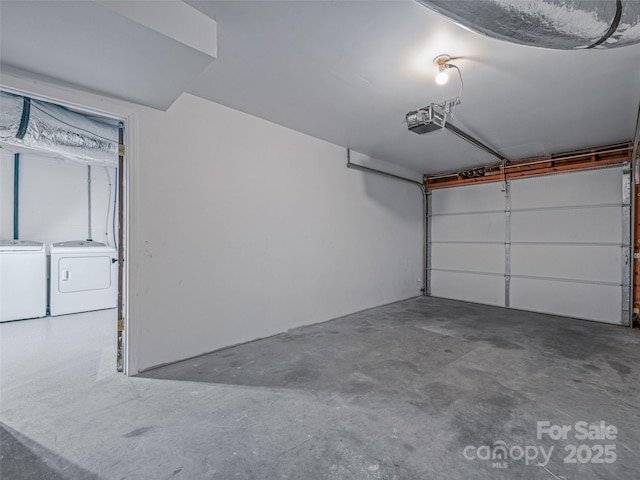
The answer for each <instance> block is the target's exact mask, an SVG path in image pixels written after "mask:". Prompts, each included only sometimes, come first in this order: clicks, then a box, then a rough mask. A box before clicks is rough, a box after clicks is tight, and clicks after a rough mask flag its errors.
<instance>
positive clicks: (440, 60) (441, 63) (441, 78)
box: [433, 55, 451, 85]
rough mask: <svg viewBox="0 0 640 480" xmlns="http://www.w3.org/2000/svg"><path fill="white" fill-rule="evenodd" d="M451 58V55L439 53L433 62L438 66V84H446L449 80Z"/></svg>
mask: <svg viewBox="0 0 640 480" xmlns="http://www.w3.org/2000/svg"><path fill="white" fill-rule="evenodd" d="M450 60H451V56H449V55H438V56H437V57H436V58H434V59H433V63H434V64H436V65H437V66H438V74H437V75H436V83H437V84H438V85H444V84H445V83H447V80H449V72H448V71H447V69H448V68H449V65H448V62H449V61H450Z"/></svg>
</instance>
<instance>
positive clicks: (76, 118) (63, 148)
mask: <svg viewBox="0 0 640 480" xmlns="http://www.w3.org/2000/svg"><path fill="white" fill-rule="evenodd" d="M0 96H1V99H0V100H1V101H0V105H1V111H0V115H1V116H2V125H1V127H2V134H1V138H0V192H1V195H2V198H1V201H0V205H2V207H1V208H2V210H1V212H0V217H1V218H2V222H1V223H0V238H1V240H0V322H1V323H0V338H1V340H0V341H1V342H2V349H3V366H2V372H3V375H2V377H3V378H2V380H3V386H4V388H5V389H6V388H9V385H8V384H6V383H4V382H5V380H8V379H9V378H13V375H14V374H15V373H16V372H22V373H20V376H21V378H22V379H23V380H24V379H30V380H31V381H36V379H37V378H38V375H40V374H46V372H48V371H51V370H55V368H56V366H60V365H63V364H67V363H68V362H69V361H70V360H71V359H73V358H74V357H77V359H83V358H84V357H86V356H87V355H88V354H89V352H92V354H93V355H94V356H95V360H96V361H97V362H98V363H97V364H98V365H102V366H101V367H100V368H103V369H104V368H106V365H104V363H102V364H100V362H107V363H108V364H109V367H108V368H110V369H111V370H112V371H116V369H117V361H116V346H117V338H118V328H117V319H118V315H117V305H118V248H117V235H118V229H119V223H118V198H117V167H118V155H117V153H118V150H117V145H118V123H117V122H115V121H113V120H106V119H103V118H95V117H92V116H90V115H87V114H83V113H80V112H77V111H73V110H70V109H68V108H64V107H61V106H59V105H55V104H51V103H48V102H44V101H39V100H35V99H31V98H28V97H23V96H19V95H14V94H10V93H8V92H0ZM107 352H108V354H107ZM85 360H86V359H85ZM27 371H29V372H31V373H30V374H28V375H27V374H26V372H27Z"/></svg>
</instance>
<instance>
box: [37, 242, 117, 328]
mask: <svg viewBox="0 0 640 480" xmlns="http://www.w3.org/2000/svg"><path fill="white" fill-rule="evenodd" d="M50 254H51V273H50V275H51V282H50V291H49V313H50V314H51V316H56V315H66V314H68V313H79V312H89V311H92V310H103V309H106V308H115V307H116V306H117V303H118V262H117V260H118V256H117V253H116V249H115V248H111V247H107V246H106V245H105V244H104V243H99V242H91V241H72V242H60V243H54V244H53V245H51V252H50Z"/></svg>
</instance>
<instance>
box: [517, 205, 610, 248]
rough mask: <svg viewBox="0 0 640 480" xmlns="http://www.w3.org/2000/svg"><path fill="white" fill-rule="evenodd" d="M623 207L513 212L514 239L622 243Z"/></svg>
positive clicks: (523, 240)
mask: <svg viewBox="0 0 640 480" xmlns="http://www.w3.org/2000/svg"><path fill="white" fill-rule="evenodd" d="M621 232H622V212H621V207H620V206H617V207H594V208H566V209H555V210H528V211H517V212H512V213H511V241H512V242H575V243H585V242H587V243H616V242H617V243H618V244H620V243H621V235H622V233H621Z"/></svg>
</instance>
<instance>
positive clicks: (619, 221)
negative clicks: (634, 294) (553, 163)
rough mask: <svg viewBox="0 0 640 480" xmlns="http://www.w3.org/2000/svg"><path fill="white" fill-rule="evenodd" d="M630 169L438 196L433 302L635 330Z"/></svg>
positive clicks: (432, 221)
mask: <svg viewBox="0 0 640 480" xmlns="http://www.w3.org/2000/svg"><path fill="white" fill-rule="evenodd" d="M627 168H628V167H627V166H626V165H625V166H616V167H610V168H600V169H592V170H581V171H573V172H567V173H557V174H551V175H540V176H532V177H523V178H518V179H513V180H508V181H507V182H506V184H503V183H496V182H492V183H479V184H472V185H464V186H456V187H449V188H441V189H435V190H433V191H432V192H431V194H430V201H429V207H430V208H429V210H430V212H429V278H428V289H429V294H430V295H433V296H436V297H445V298H453V299H459V300H467V301H471V302H477V303H484V304H490V305H500V306H506V307H512V308H517V309H522V310H530V311H537V312H544V313H551V314H556V315H563V316H568V317H575V318H583V319H588V320H596V321H600V322H606V323H614V324H628V322H629V319H630V313H629V305H630V303H629V302H630V287H629V285H630V278H631V275H630V264H631V256H630V255H631V248H630V243H631V238H630V231H631V230H630V219H631V215H630V207H629V200H630V198H629V185H630V184H629V180H630V177H629V173H628V171H627Z"/></svg>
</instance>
